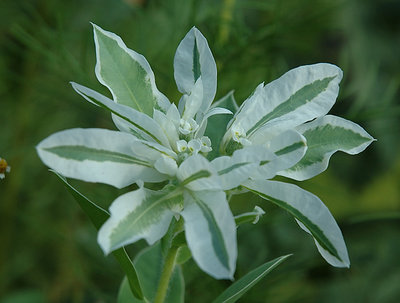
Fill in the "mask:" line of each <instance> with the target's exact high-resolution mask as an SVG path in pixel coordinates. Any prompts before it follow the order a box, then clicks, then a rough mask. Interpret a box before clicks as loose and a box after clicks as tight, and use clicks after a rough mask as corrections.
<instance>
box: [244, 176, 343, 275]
mask: <svg viewBox="0 0 400 303" xmlns="http://www.w3.org/2000/svg"><path fill="white" fill-rule="evenodd" d="M243 186H244V187H245V188H247V189H248V190H250V191H252V192H253V193H255V194H257V195H259V196H260V197H262V198H264V199H266V200H268V201H270V202H272V203H274V204H276V205H278V206H279V207H281V208H283V209H285V210H286V211H288V212H289V213H290V214H292V215H293V216H294V217H295V218H296V220H297V221H298V222H300V223H301V224H300V227H301V228H302V229H304V230H305V231H307V232H308V233H310V234H311V235H312V237H313V238H314V241H315V243H316V244H317V248H318V251H319V252H320V254H321V255H322V257H324V258H325V260H326V261H327V262H328V263H329V264H331V265H333V266H336V267H349V266H350V261H349V256H348V254H347V249H346V244H345V243H344V240H343V236H342V232H341V231H340V228H339V226H338V225H337V223H336V221H335V219H334V218H333V216H332V215H331V213H330V212H329V210H328V208H327V207H326V206H325V205H324V204H323V203H322V201H321V200H320V199H319V198H318V197H317V196H315V195H313V194H311V193H309V192H307V191H305V190H303V189H301V188H300V187H298V186H296V185H293V184H288V183H283V182H277V181H263V180H256V181H247V182H245V183H244V184H243Z"/></svg>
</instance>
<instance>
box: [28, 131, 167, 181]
mask: <svg viewBox="0 0 400 303" xmlns="http://www.w3.org/2000/svg"><path fill="white" fill-rule="evenodd" d="M36 149H37V152H38V154H39V157H40V159H41V160H42V161H43V162H44V163H45V164H46V165H47V166H49V167H50V168H52V169H54V170H55V171H57V172H59V173H60V174H61V175H63V176H66V177H70V178H75V179H80V180H83V181H88V182H101V183H105V184H109V185H113V186H115V187H118V188H122V187H125V186H128V185H130V184H132V183H135V182H137V181H138V180H141V181H143V182H160V181H163V180H165V179H166V176H165V175H163V174H161V173H159V172H158V171H157V170H155V169H154V168H153V164H154V162H155V161H156V159H158V158H159V157H160V156H161V155H162V153H161V152H160V151H159V150H156V149H155V148H152V147H151V146H150V145H149V144H148V143H146V142H141V141H139V140H137V139H136V138H135V137H134V136H132V135H130V134H127V133H122V132H118V131H110V130H105V129H96V128H92V129H81V128H76V129H69V130H65V131H61V132H58V133H55V134H53V135H51V136H49V137H48V138H46V139H44V140H43V141H42V142H40V143H39V145H38V146H37V147H36Z"/></svg>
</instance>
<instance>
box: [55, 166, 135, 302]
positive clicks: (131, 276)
mask: <svg viewBox="0 0 400 303" xmlns="http://www.w3.org/2000/svg"><path fill="white" fill-rule="evenodd" d="M52 172H53V173H54V174H55V175H56V176H57V177H58V178H59V179H60V180H61V181H62V182H63V184H64V186H65V187H66V189H67V190H68V191H69V192H70V194H71V195H72V196H73V197H74V199H75V200H76V202H78V204H79V206H80V207H81V208H82V210H83V211H84V212H85V214H86V215H87V216H88V217H89V219H90V220H91V221H92V223H93V225H94V226H95V227H96V229H99V228H100V227H101V226H102V225H103V224H104V222H106V220H107V219H108V218H109V217H110V215H109V214H108V212H107V211H106V210H104V209H103V208H101V207H99V206H97V205H96V204H95V203H93V202H92V201H90V200H89V199H88V198H87V197H85V196H84V195H83V194H81V193H80V192H79V191H78V190H76V189H75V188H74V187H73V186H72V185H71V184H69V183H68V181H67V180H66V179H65V178H64V177H63V176H61V175H60V174H58V173H57V172H56V171H52ZM113 256H114V257H115V259H116V260H117V261H118V263H119V264H120V266H121V268H122V269H123V270H124V272H125V274H126V276H127V282H126V283H127V287H128V288H129V289H130V291H131V293H133V294H134V296H135V297H136V298H138V299H142V298H143V293H142V288H141V286H140V283H139V279H138V276H137V273H136V269H135V266H134V265H133V264H132V261H131V259H130V258H129V256H128V254H127V253H126V251H125V249H124V248H123V247H122V248H120V249H117V250H115V251H114V252H113Z"/></svg>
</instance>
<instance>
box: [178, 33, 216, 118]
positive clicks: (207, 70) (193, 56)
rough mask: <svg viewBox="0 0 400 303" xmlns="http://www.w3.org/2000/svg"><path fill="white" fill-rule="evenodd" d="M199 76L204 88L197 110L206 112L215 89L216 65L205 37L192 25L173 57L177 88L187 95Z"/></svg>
mask: <svg viewBox="0 0 400 303" xmlns="http://www.w3.org/2000/svg"><path fill="white" fill-rule="evenodd" d="M200 76H201V79H202V82H203V88H204V89H203V101H202V104H201V106H200V110H199V111H200V112H202V113H206V112H207V110H208V108H209V107H210V105H211V103H212V101H213V100H214V97H215V93H216V91H217V66H216V64H215V61H214V57H213V55H212V53H211V50H210V48H209V47H208V43H207V40H206V38H205V37H204V36H203V35H202V34H201V32H200V31H199V30H198V29H197V28H195V27H193V28H192V29H191V30H190V31H189V32H188V33H187V34H186V36H185V37H184V38H183V40H182V41H181V43H180V44H179V46H178V48H177V50H176V53H175V57H174V77H175V82H176V84H177V86H178V90H179V91H180V92H181V93H183V94H187V95H189V94H190V93H191V92H192V90H193V88H194V86H195V83H196V81H197V79H199V77H200Z"/></svg>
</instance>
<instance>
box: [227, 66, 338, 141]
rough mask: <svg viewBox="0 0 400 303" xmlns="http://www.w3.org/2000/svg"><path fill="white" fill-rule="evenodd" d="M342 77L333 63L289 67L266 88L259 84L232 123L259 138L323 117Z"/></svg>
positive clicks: (331, 103)
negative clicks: (288, 69) (287, 70)
mask: <svg viewBox="0 0 400 303" xmlns="http://www.w3.org/2000/svg"><path fill="white" fill-rule="evenodd" d="M341 79H342V71H341V70H340V68H338V67H337V66H335V65H332V64H327V63H319V64H314V65H307V66H301V67H298V68H295V69H292V70H290V71H289V72H287V73H286V74H284V75H283V76H281V77H280V78H279V79H277V80H275V81H272V82H271V83H269V84H267V85H266V86H265V87H264V86H263V85H259V86H258V87H257V89H256V91H255V92H254V93H253V94H252V95H251V96H250V97H249V98H248V99H247V100H246V101H245V102H244V103H243V104H242V106H241V107H240V108H239V110H238V111H237V113H236V115H235V117H234V118H233V120H232V122H231V125H232V126H234V125H240V126H241V127H242V128H243V129H244V131H245V133H246V136H247V137H249V138H251V139H252V140H254V141H262V140H265V138H267V137H268V136H270V135H271V134H277V133H279V132H282V131H283V130H286V129H289V128H293V127H296V126H298V125H300V124H302V123H304V122H307V121H310V120H312V119H314V118H317V117H320V116H323V115H325V114H327V113H328V111H329V110H330V109H331V107H332V106H333V104H334V103H335V101H336V97H337V95H338V92H339V82H340V80H341ZM225 141H229V137H228V138H225ZM225 145H227V142H225Z"/></svg>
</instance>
